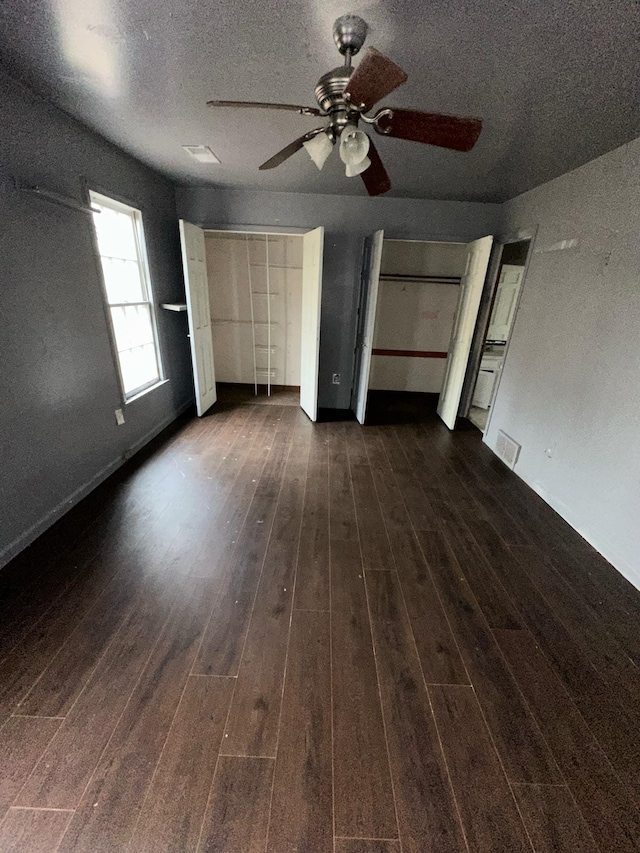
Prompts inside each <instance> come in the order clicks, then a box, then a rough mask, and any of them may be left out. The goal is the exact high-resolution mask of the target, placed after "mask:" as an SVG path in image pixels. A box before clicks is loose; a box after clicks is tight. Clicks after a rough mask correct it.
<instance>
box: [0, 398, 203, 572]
mask: <svg viewBox="0 0 640 853" xmlns="http://www.w3.org/2000/svg"><path fill="white" fill-rule="evenodd" d="M191 406H193V400H191V399H189V400H185V402H184V403H183V404H182V405H181V406H180V407H179V408H177V409H176V410H175V413H174V414H172V415H168V416H167V417H166V418H165V419H164V420H163V421H161V422H160V423H159V424H156V426H154V427H153V429H151V430H149V432H147V433H146V434H145V435H143V436H142V437H141V438H139V439H138V440H137V441H136V442H134V444H133V445H132V446H131V447H130V448H129V449H128V450H126V451H125V452H124V453H123V454H121V455H120V456H118V457H117V458H116V459H114V460H113V461H111V462H109V464H108V465H105V466H104V467H103V468H101V469H100V470H99V471H98V472H96V473H95V474H94V475H93V477H91V479H89V480H87V482H86V483H83V484H82V485H81V486H78V488H77V489H74V491H73V492H72V493H71V494H70V495H68V496H67V497H66V498H63V500H61V501H60V502H59V503H58V504H57V505H56V506H55V507H53V509H51V510H49V511H48V512H47V513H45V514H44V515H43V516H42V517H41V518H40V519H38V521H36V522H35V523H34V524H32V525H31V527H30V528H29V529H28V530H25V531H24V532H23V533H21V534H20V535H19V536H18V537H17V538H16V539H14V540H13V542H10V543H9V544H8V545H7V546H6V547H5V548H3V549H2V551H0V571H1V570H2V569H3V568H4V567H5V566H6V565H7V563H9V562H10V561H11V560H13V558H14V557H17V556H18V554H19V553H20V552H21V551H24V550H25V548H28V547H29V545H31V543H32V542H35V540H36V539H37V538H38V536H40V535H42V534H43V533H44V532H45V531H46V530H48V529H49V528H50V527H52V526H53V525H54V524H55V523H56V521H59V520H60V519H61V518H62V517H63V516H64V515H66V513H67V512H69V510H70V509H72V507H74V506H75V505H76V504H78V503H80V501H81V500H83V498H86V497H87V495H89V494H91V492H92V491H93V490H94V489H97V488H98V486H99V485H100V484H101V483H104V481H105V480H107V479H108V478H109V477H110V476H111V475H112V474H114V473H115V472H116V471H117V470H118V468H121V467H122V466H123V465H124V464H125V462H128V461H129V460H130V459H131V458H132V457H133V456H135V454H136V453H138V452H139V451H140V450H142V448H143V447H145V446H146V445H147V444H149V442H151V441H153V439H154V438H155V437H156V436H158V435H160V433H161V432H162V431H163V430H164V429H166V428H167V427H168V426H170V425H171V424H172V423H173V422H174V421H176V420H178V418H179V417H180V415H182V414H184V412H186V411H187V409H189V408H190V407H191Z"/></svg>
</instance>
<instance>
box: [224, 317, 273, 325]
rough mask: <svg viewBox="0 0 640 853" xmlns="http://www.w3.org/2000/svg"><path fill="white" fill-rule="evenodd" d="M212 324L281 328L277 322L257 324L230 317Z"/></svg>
mask: <svg viewBox="0 0 640 853" xmlns="http://www.w3.org/2000/svg"><path fill="white" fill-rule="evenodd" d="M211 322H212V323H213V324H214V325H221V324H224V323H230V324H235V325H238V326H279V325H280V324H279V323H275V322H272V323H266V322H264V323H263V322H260V323H259V322H257V321H256V322H255V323H253V322H252V321H251V320H234V319H233V318H231V317H229V318H226V317H225V318H222V319H219V318H216V319H215V320H212V321H211Z"/></svg>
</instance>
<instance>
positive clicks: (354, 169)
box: [345, 157, 371, 178]
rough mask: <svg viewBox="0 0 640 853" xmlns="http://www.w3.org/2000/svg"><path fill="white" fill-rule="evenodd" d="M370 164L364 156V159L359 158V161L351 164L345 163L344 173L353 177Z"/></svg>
mask: <svg viewBox="0 0 640 853" xmlns="http://www.w3.org/2000/svg"><path fill="white" fill-rule="evenodd" d="M370 165H371V160H369V158H368V157H365V158H364V160H360V162H359V163H355V164H354V165H351V164H350V163H347V165H346V169H345V170H346V173H347V177H348V178H355V176H356V175H360V174H362V172H364V171H366V170H367V169H368V168H369V166H370Z"/></svg>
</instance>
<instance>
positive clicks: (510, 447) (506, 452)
mask: <svg viewBox="0 0 640 853" xmlns="http://www.w3.org/2000/svg"><path fill="white" fill-rule="evenodd" d="M519 454H520V445H519V444H518V443H517V442H516V441H514V440H513V439H512V438H510V436H508V435H507V434H506V432H502V430H501V429H500V430H498V437H497V439H496V455H497V456H498V457H499V458H500V459H502V461H503V462H504V464H505V465H506V466H507V468H511V470H512V471H513V469H514V468H515V467H516V462H517V461H518V456H519Z"/></svg>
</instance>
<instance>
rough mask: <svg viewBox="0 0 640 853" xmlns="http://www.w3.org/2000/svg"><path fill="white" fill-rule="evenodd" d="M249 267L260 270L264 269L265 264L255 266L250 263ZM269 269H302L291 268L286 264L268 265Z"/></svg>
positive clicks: (299, 268)
mask: <svg viewBox="0 0 640 853" xmlns="http://www.w3.org/2000/svg"><path fill="white" fill-rule="evenodd" d="M249 266H250V267H261V268H262V269H265V267H266V266H267V265H266V264H256V263H254V262H253V261H251V263H250V264H249ZM269 269H270V270H301V269H302V267H291V266H287V265H286V264H269Z"/></svg>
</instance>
